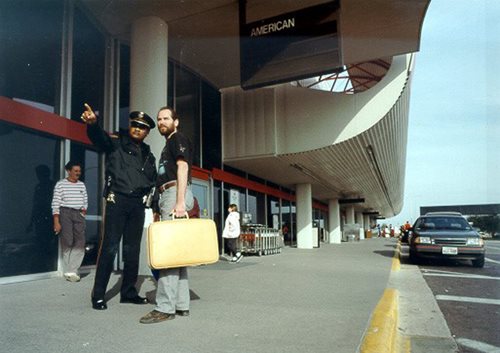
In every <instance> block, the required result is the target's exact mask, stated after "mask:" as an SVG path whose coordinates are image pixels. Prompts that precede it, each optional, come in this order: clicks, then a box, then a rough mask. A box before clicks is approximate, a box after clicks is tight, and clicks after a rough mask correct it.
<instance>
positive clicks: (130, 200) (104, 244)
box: [92, 194, 144, 300]
mask: <svg viewBox="0 0 500 353" xmlns="http://www.w3.org/2000/svg"><path fill="white" fill-rule="evenodd" d="M115 200H116V203H112V202H107V204H106V215H105V227H104V235H103V237H102V239H101V243H100V247H99V255H98V258H97V269H96V274H95V282H94V289H93V291H92V298H93V299H96V300H98V299H104V294H105V293H106V287H107V286H108V282H109V278H110V276H111V272H112V271H113V263H114V260H115V256H116V253H117V252H118V248H119V246H120V239H121V237H122V234H123V261H124V263H125V265H124V268H123V278H122V286H121V290H120V294H121V298H132V297H134V296H136V295H137V289H136V288H135V284H136V282H137V274H138V272H139V252H140V249H141V237H142V230H143V227H144V204H143V203H142V197H141V198H138V197H127V196H124V195H121V194H116V195H115Z"/></svg>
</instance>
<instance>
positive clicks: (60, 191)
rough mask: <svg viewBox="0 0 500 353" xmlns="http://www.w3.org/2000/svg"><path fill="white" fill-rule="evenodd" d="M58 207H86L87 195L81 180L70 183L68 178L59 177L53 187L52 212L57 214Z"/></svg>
mask: <svg viewBox="0 0 500 353" xmlns="http://www.w3.org/2000/svg"><path fill="white" fill-rule="evenodd" d="M60 207H69V208H74V209H77V210H80V209H82V208H83V209H85V210H86V209H87V207H88V197H87V189H86V188H85V184H84V183H82V182H81V181H77V182H76V183H72V182H71V181H69V180H68V179H61V180H59V181H58V182H57V183H56V186H55V187H54V196H53V197H52V214H59V208H60Z"/></svg>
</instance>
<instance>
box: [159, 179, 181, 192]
mask: <svg viewBox="0 0 500 353" xmlns="http://www.w3.org/2000/svg"><path fill="white" fill-rule="evenodd" d="M176 185H177V181H176V180H172V181H167V182H166V183H165V184H162V185H160V186H158V191H159V192H160V194H161V193H163V192H164V191H165V190H167V189H170V188H171V187H172V186H176Z"/></svg>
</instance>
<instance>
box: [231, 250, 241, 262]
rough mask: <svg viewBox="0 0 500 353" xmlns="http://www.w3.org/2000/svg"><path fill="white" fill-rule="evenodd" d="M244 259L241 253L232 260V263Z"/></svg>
mask: <svg viewBox="0 0 500 353" xmlns="http://www.w3.org/2000/svg"><path fill="white" fill-rule="evenodd" d="M241 259H243V255H242V254H241V253H240V252H239V253H237V254H236V256H234V257H233V258H232V259H231V262H240V261H241Z"/></svg>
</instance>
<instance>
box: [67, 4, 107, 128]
mask: <svg viewBox="0 0 500 353" xmlns="http://www.w3.org/2000/svg"><path fill="white" fill-rule="evenodd" d="M74 14H75V15H74V28H73V75H72V91H71V119H73V120H76V121H81V120H80V114H81V113H82V111H83V109H84V107H83V104H84V103H88V104H89V105H90V106H91V107H92V108H93V109H94V111H97V112H99V113H100V119H99V121H100V122H101V123H102V120H103V115H102V110H103V108H104V64H105V38H104V35H103V34H102V33H101V32H100V31H99V30H98V29H97V28H96V27H95V26H94V25H93V24H92V22H91V21H89V19H88V18H87V16H86V15H85V14H84V13H83V12H82V11H81V10H80V9H79V8H78V7H75V12H74Z"/></svg>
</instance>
